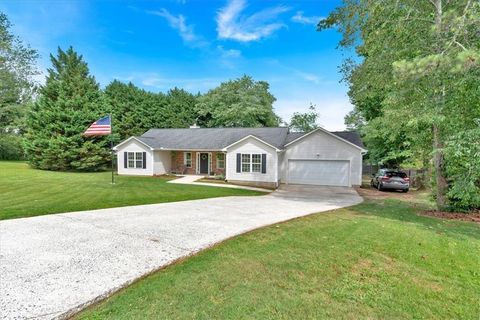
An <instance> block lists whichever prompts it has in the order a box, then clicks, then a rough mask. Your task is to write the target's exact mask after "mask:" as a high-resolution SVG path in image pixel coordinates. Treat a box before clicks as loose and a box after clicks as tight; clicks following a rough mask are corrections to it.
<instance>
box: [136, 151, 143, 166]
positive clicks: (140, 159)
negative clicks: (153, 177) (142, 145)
mask: <svg viewBox="0 0 480 320" xmlns="http://www.w3.org/2000/svg"><path fill="white" fill-rule="evenodd" d="M135 167H136V168H143V152H135Z"/></svg>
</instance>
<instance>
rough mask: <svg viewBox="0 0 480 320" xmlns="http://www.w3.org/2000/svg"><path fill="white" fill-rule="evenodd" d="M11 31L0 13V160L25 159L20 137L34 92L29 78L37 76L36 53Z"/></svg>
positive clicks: (34, 88)
mask: <svg viewBox="0 0 480 320" xmlns="http://www.w3.org/2000/svg"><path fill="white" fill-rule="evenodd" d="M11 27H12V25H11V23H10V21H9V20H8V18H7V16H6V15H5V14H4V13H2V12H0V160H20V159H23V158H24V152H23V148H22V145H21V142H22V138H21V134H22V133H23V132H24V129H25V123H24V122H25V121H24V120H25V114H26V112H27V110H28V108H29V103H30V101H31V100H32V96H33V94H34V92H35V90H36V86H35V83H34V82H33V80H32V77H33V76H35V75H37V74H38V72H37V70H36V68H35V62H36V59H37V58H38V54H37V52H36V51H35V50H33V49H31V48H30V47H28V46H27V45H25V44H24V43H23V42H22V41H21V40H20V39H19V38H18V37H16V36H14V35H13V34H12V33H11V32H10V29H11Z"/></svg>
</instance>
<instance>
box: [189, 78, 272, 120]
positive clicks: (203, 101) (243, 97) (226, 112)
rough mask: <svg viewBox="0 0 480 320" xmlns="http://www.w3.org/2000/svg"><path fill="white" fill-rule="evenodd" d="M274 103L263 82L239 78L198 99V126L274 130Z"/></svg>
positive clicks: (266, 84) (267, 87) (265, 83)
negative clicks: (272, 128) (269, 128)
mask: <svg viewBox="0 0 480 320" xmlns="http://www.w3.org/2000/svg"><path fill="white" fill-rule="evenodd" d="M275 100H276V99H275V97H274V96H273V95H272V94H271V93H270V92H269V84H268V83H267V82H265V81H254V80H253V79H252V78H251V77H249V76H243V77H241V78H239V79H235V80H230V81H227V82H223V83H222V84H220V86H218V87H217V88H215V89H212V90H210V91H208V92H207V93H206V94H204V95H202V96H201V97H199V98H198V102H197V104H196V108H197V113H198V117H199V119H198V123H199V124H200V125H201V126H202V127H274V126H277V125H278V123H279V121H280V118H279V117H278V116H277V115H276V114H275V112H274V111H273V103H274V102H275Z"/></svg>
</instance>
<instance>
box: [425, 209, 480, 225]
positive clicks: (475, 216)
mask: <svg viewBox="0 0 480 320" xmlns="http://www.w3.org/2000/svg"><path fill="white" fill-rule="evenodd" d="M421 214H422V215H425V216H430V217H437V218H442V219H449V220H460V221H469V222H476V223H480V212H473V213H461V212H443V211H434V210H427V211H423V212H422V213H421Z"/></svg>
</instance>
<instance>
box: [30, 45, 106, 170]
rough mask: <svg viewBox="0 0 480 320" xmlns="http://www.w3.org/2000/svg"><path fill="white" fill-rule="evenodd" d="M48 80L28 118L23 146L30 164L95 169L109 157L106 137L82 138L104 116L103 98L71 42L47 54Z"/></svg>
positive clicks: (47, 167) (104, 163) (56, 167)
mask: <svg viewBox="0 0 480 320" xmlns="http://www.w3.org/2000/svg"><path fill="white" fill-rule="evenodd" d="M50 59H51V61H52V68H50V69H48V76H47V80H46V84H45V85H44V86H42V87H41V88H40V94H39V97H38V100H37V101H36V103H35V104H34V106H33V107H32V110H31V112H30V113H29V115H28V117H27V133H26V139H25V140H26V141H25V149H26V152H27V157H28V159H29V161H30V164H31V165H32V166H33V167H35V168H39V169H46V170H59V171H66V170H81V171H96V170H101V169H103V168H104V167H105V165H106V164H107V163H108V161H109V159H110V150H109V147H108V136H107V137H88V138H87V137H83V136H82V133H83V132H84V131H85V130H86V128H87V127H88V126H89V125H90V124H91V123H92V122H93V121H95V120H97V119H99V118H100V117H102V116H104V115H105V114H106V113H107V112H108V111H107V105H108V104H107V103H105V99H104V96H103V94H102V92H101V90H100V88H99V85H98V83H97V82H96V81H95V78H94V77H93V76H91V75H90V74H89V70H88V66H87V63H86V62H85V61H84V60H83V58H82V56H81V55H79V54H77V53H76V52H75V51H74V50H73V48H72V47H70V48H69V49H68V50H66V51H63V50H62V49H60V48H58V53H57V56H56V57H54V56H53V55H50Z"/></svg>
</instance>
